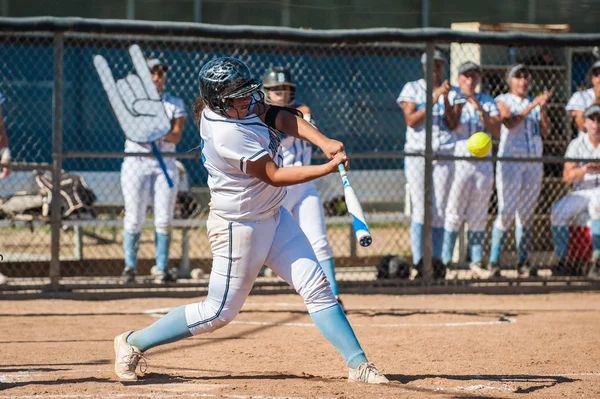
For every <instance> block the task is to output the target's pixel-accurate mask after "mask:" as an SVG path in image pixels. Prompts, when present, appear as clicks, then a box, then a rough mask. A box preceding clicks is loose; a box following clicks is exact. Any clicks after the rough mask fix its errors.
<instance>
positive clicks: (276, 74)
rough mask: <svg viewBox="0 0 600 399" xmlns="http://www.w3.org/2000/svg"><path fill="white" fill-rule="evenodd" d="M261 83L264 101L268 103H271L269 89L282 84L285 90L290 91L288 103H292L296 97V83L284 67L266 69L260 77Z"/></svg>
mask: <svg viewBox="0 0 600 399" xmlns="http://www.w3.org/2000/svg"><path fill="white" fill-rule="evenodd" d="M262 83H263V92H264V93H265V101H266V102H267V103H269V104H271V103H272V99H271V96H270V91H271V90H272V89H273V88H274V87H282V86H284V87H286V88H287V91H289V92H290V97H289V103H292V102H293V101H294V99H295V97H296V83H294V80H293V79H292V74H291V73H290V71H289V70H288V69H286V68H284V67H274V68H271V69H269V70H267V72H265V74H264V75H263V77H262ZM283 105H287V104H283Z"/></svg>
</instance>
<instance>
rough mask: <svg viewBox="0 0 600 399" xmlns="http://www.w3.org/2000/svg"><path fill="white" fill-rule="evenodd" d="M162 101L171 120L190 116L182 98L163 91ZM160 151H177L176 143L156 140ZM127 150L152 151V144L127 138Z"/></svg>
mask: <svg viewBox="0 0 600 399" xmlns="http://www.w3.org/2000/svg"><path fill="white" fill-rule="evenodd" d="M162 102H163V105H164V106H165V112H166V113H167V117H168V118H169V120H170V121H172V120H173V119H176V118H185V117H187V116H188V114H187V111H186V110H185V103H184V102H183V100H182V99H181V98H178V97H175V96H172V95H170V94H168V93H163V95H162ZM156 145H157V147H158V150H159V151H160V152H175V147H176V146H177V145H176V144H174V143H169V142H168V141H166V140H162V139H161V140H158V141H157V142H156ZM125 152H152V144H150V143H146V144H140V143H136V142H134V141H131V140H129V139H128V140H125Z"/></svg>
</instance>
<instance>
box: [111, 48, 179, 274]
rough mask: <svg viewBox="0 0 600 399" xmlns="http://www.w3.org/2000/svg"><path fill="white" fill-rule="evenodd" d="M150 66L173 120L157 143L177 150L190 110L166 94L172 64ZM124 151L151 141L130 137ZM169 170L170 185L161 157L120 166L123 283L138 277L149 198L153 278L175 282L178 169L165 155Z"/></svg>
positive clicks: (139, 148) (147, 149) (128, 161)
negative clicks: (171, 254) (173, 229)
mask: <svg viewBox="0 0 600 399" xmlns="http://www.w3.org/2000/svg"><path fill="white" fill-rule="evenodd" d="M148 67H149V68H150V72H151V74H152V81H153V82H154V84H155V86H156V89H157V90H158V93H159V95H160V96H161V98H162V102H163V104H164V107H165V111H166V113H167V116H168V117H169V119H171V131H170V132H169V133H168V134H167V135H166V136H164V137H163V138H162V139H161V140H159V141H158V142H157V146H158V149H159V150H160V152H175V147H176V145H177V144H178V143H179V142H180V141H181V134H182V132H183V128H184V124H185V119H186V118H187V112H186V110H185V104H184V102H183V100H181V99H180V98H178V97H175V96H172V95H170V94H168V93H166V92H165V91H164V90H165V84H166V81H167V71H168V70H169V67H168V66H167V65H166V64H165V63H164V62H162V61H161V60H159V59H157V58H153V59H150V60H148ZM125 152H152V147H151V144H150V143H148V144H139V143H136V142H133V141H131V140H129V139H128V140H126V141H125ZM164 162H165V165H166V169H167V173H168V174H169V177H170V178H171V180H172V181H173V187H172V188H169V185H168V183H167V179H166V178H165V176H164V173H163V171H162V169H161V168H160V165H159V163H158V160H157V159H156V158H154V157H132V156H129V157H125V160H124V161H123V166H122V168H121V189H122V191H123V198H124V200H125V219H124V224H125V228H124V233H123V249H124V251H125V268H124V270H123V274H122V281H123V283H131V282H133V281H134V280H135V274H136V271H135V270H136V264H137V255H138V250H139V246H140V237H141V234H142V228H143V227H144V221H145V219H146V208H147V205H148V201H149V200H150V198H152V200H153V202H154V204H153V212H154V227H155V230H156V231H155V242H156V268H153V270H155V271H154V280H155V282H157V283H164V282H167V281H174V280H175V279H176V276H177V274H176V271H175V270H168V269H167V266H168V263H169V247H170V241H171V235H170V224H171V221H172V220H173V214H174V212H175V202H176V199H177V189H178V186H179V172H178V170H177V166H176V160H175V158H172V157H165V158H164Z"/></svg>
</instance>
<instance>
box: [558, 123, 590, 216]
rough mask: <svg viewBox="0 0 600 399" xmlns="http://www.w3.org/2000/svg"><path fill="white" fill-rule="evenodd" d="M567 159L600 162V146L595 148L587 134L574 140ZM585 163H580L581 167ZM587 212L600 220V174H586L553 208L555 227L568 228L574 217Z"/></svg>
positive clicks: (567, 153) (568, 150) (570, 145)
mask: <svg viewBox="0 0 600 399" xmlns="http://www.w3.org/2000/svg"><path fill="white" fill-rule="evenodd" d="M565 157H566V158H584V159H591V160H594V161H595V162H600V146H598V147H597V148H594V146H593V145H592V143H591V142H590V139H589V137H588V135H587V134H583V135H580V136H579V137H577V138H576V139H574V140H572V141H571V143H570V144H569V147H568V148H567V152H566V153H565ZM583 165H585V162H579V163H578V165H577V166H579V167H581V166H583ZM585 210H587V211H588V212H589V214H590V217H591V218H592V219H600V173H586V174H585V175H584V176H583V179H582V180H580V181H577V182H575V183H573V191H572V192H571V193H570V194H567V195H566V196H564V197H563V198H561V199H560V200H558V201H556V202H555V203H554V205H553V206H552V216H551V221H552V225H553V226H566V225H568V224H569V221H570V219H571V218H573V217H574V216H577V215H578V214H579V213H581V212H584V211H585Z"/></svg>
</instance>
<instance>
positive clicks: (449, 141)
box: [396, 79, 457, 152]
mask: <svg viewBox="0 0 600 399" xmlns="http://www.w3.org/2000/svg"><path fill="white" fill-rule="evenodd" d="M452 90H454V91H455V90H457V89H456V88H452ZM426 96H427V85H426V83H425V79H419V80H415V81H413V82H408V83H406V84H405V85H404V87H403V88H402V91H401V92H400V95H399V96H398V98H397V99H396V102H397V103H398V104H399V105H402V103H403V102H411V103H415V104H416V105H417V108H416V109H417V111H418V110H421V109H423V108H425V105H426V102H427V97H426ZM455 139H456V137H455V134H454V132H453V131H452V130H451V129H450V128H449V127H448V125H447V124H446V118H445V114H444V97H443V96H440V97H439V99H438V101H437V103H435V104H433V143H432V146H433V150H434V151H444V152H446V151H452V150H453V149H454V142H455ZM404 150H405V151H407V152H423V151H424V150H425V119H423V121H421V123H420V124H419V125H418V126H416V127H415V128H412V127H410V126H408V125H407V126H406V144H405V145H404Z"/></svg>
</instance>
